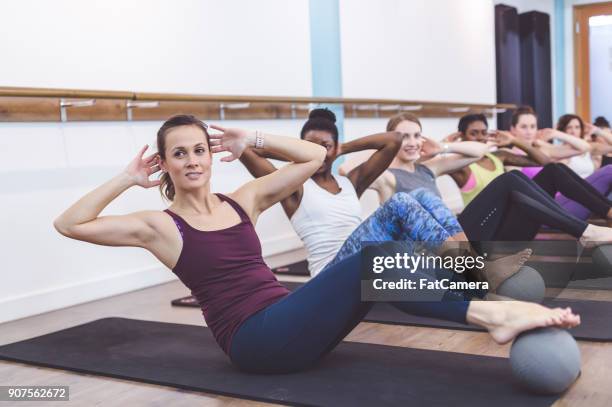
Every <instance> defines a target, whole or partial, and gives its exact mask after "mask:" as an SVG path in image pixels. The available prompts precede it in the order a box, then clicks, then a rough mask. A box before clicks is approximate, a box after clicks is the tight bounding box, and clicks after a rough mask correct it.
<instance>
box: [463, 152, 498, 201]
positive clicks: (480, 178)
mask: <svg viewBox="0 0 612 407" xmlns="http://www.w3.org/2000/svg"><path fill="white" fill-rule="evenodd" d="M485 157H488V158H489V159H490V160H491V161H493V164H494V165H495V168H494V169H493V170H488V169H486V168H484V167H482V166H480V165H479V164H478V163H473V164H470V166H469V167H468V168H469V169H470V170H471V172H472V173H471V175H470V178H469V179H468V181H467V182H466V183H465V185H464V186H463V187H462V188H461V196H462V197H463V203H464V204H465V205H467V204H469V203H470V202H472V199H474V198H475V197H476V195H478V194H479V193H480V191H482V190H483V189H485V187H486V186H487V185H489V183H490V182H491V181H493V180H494V179H495V178H496V177H498V176H500V175H502V174H503V173H504V163H502V162H501V160H500V159H499V158H497V157H496V156H494V155H493V154H491V153H487V154H485Z"/></svg>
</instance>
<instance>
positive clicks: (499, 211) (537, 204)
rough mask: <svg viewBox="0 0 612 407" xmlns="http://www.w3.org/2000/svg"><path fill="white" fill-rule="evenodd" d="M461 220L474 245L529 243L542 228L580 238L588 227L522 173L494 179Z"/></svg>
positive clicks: (508, 174)
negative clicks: (504, 242) (478, 243)
mask: <svg viewBox="0 0 612 407" xmlns="http://www.w3.org/2000/svg"><path fill="white" fill-rule="evenodd" d="M458 220H459V223H460V224H461V226H462V227H463V230H464V231H465V234H466V235H467V237H468V239H470V241H472V242H486V241H530V240H533V238H534V237H535V235H536V234H537V233H538V230H539V229H540V227H541V226H542V225H547V226H550V227H553V228H556V229H560V230H562V231H564V232H566V233H569V234H570V235H572V236H574V237H576V238H578V237H580V236H582V234H583V233H584V230H585V229H586V228H587V226H588V224H587V223H586V222H584V221H582V220H580V219H578V218H576V217H574V216H572V215H570V214H568V213H567V212H566V211H565V210H564V209H563V208H562V207H561V206H560V205H559V204H558V203H557V202H556V201H555V200H554V199H553V198H552V197H551V196H550V195H549V194H548V193H546V192H545V191H544V190H543V189H542V188H540V186H539V185H537V184H536V183H535V182H534V181H532V180H531V179H529V178H528V177H527V176H526V175H525V174H523V173H522V172H520V171H510V172H507V173H505V174H503V175H500V176H499V177H497V178H495V179H494V180H493V181H492V182H491V183H490V184H489V185H487V187H486V188H485V189H484V190H482V191H481V192H480V193H479V194H478V195H477V196H476V198H474V199H473V200H472V201H471V202H470V203H469V205H468V206H467V207H466V208H465V209H464V210H463V212H462V213H461V214H460V215H459V217H458Z"/></svg>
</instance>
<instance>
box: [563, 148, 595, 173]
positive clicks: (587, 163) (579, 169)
mask: <svg viewBox="0 0 612 407" xmlns="http://www.w3.org/2000/svg"><path fill="white" fill-rule="evenodd" d="M567 166H568V167H570V168H571V169H572V170H574V172H575V173H576V174H578V175H580V176H581V177H582V178H586V177H588V176H589V175H591V174H592V173H593V172H595V165H594V164H593V159H592V158H591V153H588V152H587V153H584V154H581V155H575V156H573V157H571V158H570V159H569V161H568V162H567Z"/></svg>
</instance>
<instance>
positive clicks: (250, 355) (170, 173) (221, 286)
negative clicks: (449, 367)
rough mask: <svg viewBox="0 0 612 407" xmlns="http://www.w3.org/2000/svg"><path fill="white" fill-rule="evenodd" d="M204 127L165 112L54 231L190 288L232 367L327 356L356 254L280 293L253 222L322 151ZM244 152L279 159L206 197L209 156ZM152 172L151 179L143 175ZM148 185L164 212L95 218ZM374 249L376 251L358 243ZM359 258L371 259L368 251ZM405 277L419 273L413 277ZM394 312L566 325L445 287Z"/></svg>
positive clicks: (548, 314)
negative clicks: (121, 250)
mask: <svg viewBox="0 0 612 407" xmlns="http://www.w3.org/2000/svg"><path fill="white" fill-rule="evenodd" d="M211 127H212V128H213V129H215V130H218V131H219V132H220V133H217V134H209V132H208V126H206V125H205V124H203V123H202V122H201V121H199V120H198V119H196V118H194V117H193V116H175V117H172V118H170V119H169V120H168V121H166V122H165V123H164V124H163V125H162V127H161V128H160V130H159V132H158V134H157V144H158V153H155V154H152V155H149V156H148V157H144V153H145V150H146V148H147V147H146V146H145V147H144V148H143V149H142V150H141V151H140V152H139V154H138V155H137V156H136V157H135V158H134V160H133V161H132V162H131V163H130V164H129V165H128V166H127V167H126V169H125V170H124V171H122V172H121V173H120V174H118V175H117V176H115V177H114V178H112V179H111V180H109V181H108V182H106V183H104V184H103V185H101V186H100V187H98V188H96V189H95V190H93V191H91V192H90V193H88V194H87V195H85V196H84V197H82V198H81V199H80V200H79V201H77V202H76V203H75V204H73V205H72V206H71V207H70V208H68V209H67V210H66V211H65V212H64V213H63V214H62V215H60V216H59V217H58V218H57V219H56V220H55V222H54V226H55V228H56V229H57V230H58V231H59V232H60V233H62V234H63V235H65V236H68V237H70V238H73V239H78V240H82V241H87V242H91V243H95V244H100V245H108V246H136V247H142V248H145V249H146V250H148V251H150V252H151V253H153V254H154V255H155V256H156V257H157V258H158V259H159V260H160V261H161V262H162V263H163V264H164V265H166V266H167V267H168V268H170V269H171V270H172V271H173V272H174V273H176V274H177V275H178V277H179V278H180V279H181V281H182V282H183V283H184V284H185V285H186V286H187V287H189V288H190V289H191V290H192V293H193V295H194V296H196V298H197V299H198V301H199V302H200V306H201V307H202V311H203V313H204V316H205V318H206V321H207V323H208V325H209V326H210V328H211V330H212V332H213V335H214V336H215V338H216V340H217V342H218V343H219V345H220V346H221V348H222V349H223V350H224V351H225V352H226V353H227V354H228V355H229V356H230V358H231V360H232V362H233V363H234V364H235V365H237V366H238V367H240V368H242V369H246V370H250V371H256V372H284V371H295V370H300V369H303V368H305V367H307V366H310V365H311V364H313V363H316V362H317V361H318V360H319V359H320V358H322V357H323V356H324V355H325V354H327V353H328V352H329V351H331V350H332V349H333V348H334V347H335V346H336V344H337V343H339V342H340V341H341V340H342V339H343V338H344V337H345V336H346V335H347V334H348V333H349V332H350V331H351V330H352V329H353V327H354V326H356V325H357V324H358V323H359V322H360V321H361V319H362V318H363V316H364V315H365V314H366V313H367V312H368V310H369V308H370V307H371V306H372V303H371V302H362V301H361V270H360V266H359V265H360V256H359V254H357V255H354V256H351V257H349V258H347V259H346V260H343V261H342V262H339V263H338V264H335V265H334V266H332V267H329V268H327V269H326V270H325V271H323V272H321V273H320V274H319V275H318V276H317V277H316V278H313V279H311V280H310V281H309V282H308V283H307V284H305V285H304V286H303V287H302V288H300V289H299V290H297V291H295V292H293V293H289V292H288V291H287V290H286V289H284V288H283V287H282V286H281V285H280V284H279V283H278V281H277V280H276V278H275V277H274V275H273V274H272V272H271V271H270V269H269V268H268V267H267V266H266V264H265V263H264V262H263V259H262V257H261V246H260V243H259V240H258V238H257V235H256V234H255V230H254V226H253V225H254V224H255V223H256V221H257V218H258V217H259V215H260V214H261V212H263V211H264V210H265V209H267V208H269V207H270V206H272V205H273V204H275V203H276V202H279V201H281V200H282V199H284V198H286V197H287V196H288V195H290V194H291V193H293V192H294V191H295V190H296V189H297V188H298V187H299V186H300V185H302V184H303V183H304V182H305V181H306V180H307V179H308V178H309V177H310V176H311V175H312V174H314V173H315V171H317V169H319V167H321V165H322V164H323V161H324V158H325V155H326V150H325V148H323V147H321V146H319V145H316V144H314V143H310V142H307V141H303V140H300V139H298V138H290V137H280V136H273V135H268V134H265V135H264V134H261V133H259V132H251V131H246V130H241V129H225V128H222V127H217V126H211ZM247 147H253V148H261V149H265V150H269V152H271V153H273V154H278V155H281V156H285V157H287V159H288V160H289V161H290V163H289V164H287V165H286V166H284V167H282V168H281V169H279V170H278V171H275V172H273V173H272V174H270V175H267V176H264V177H261V178H258V179H255V180H252V181H250V182H247V183H246V184H244V185H243V186H241V187H240V188H238V189H237V190H236V191H234V192H233V193H231V194H228V195H227V196H226V195H221V194H214V193H212V192H211V191H210V179H211V172H212V154H213V153H221V152H229V154H228V155H227V156H225V157H223V158H222V159H221V161H233V160H235V159H236V158H239V157H240V155H241V154H242V152H243V151H244V150H245V148H247ZM158 171H162V177H161V179H160V180H155V181H152V180H150V179H149V177H150V176H151V175H153V174H155V173H157V172H158ZM136 185H138V186H141V187H143V188H151V187H156V186H159V187H160V189H161V191H162V193H163V195H164V196H165V197H166V198H167V199H168V200H170V201H172V204H171V205H170V207H169V208H168V209H167V210H166V211H159V210H148V211H141V212H135V213H131V214H127V215H119V216H117V215H111V216H100V212H101V211H102V210H103V209H104V208H105V207H106V206H107V205H108V204H109V203H110V202H111V201H113V200H114V199H115V198H116V197H117V196H119V195H120V194H121V193H123V192H125V191H126V190H127V189H129V188H131V187H133V186H136ZM366 250H373V251H374V253H377V254H381V253H382V254H384V253H385V251H384V250H383V249H380V248H367V249H366ZM370 254H371V253H370ZM414 278H415V279H417V278H431V276H428V275H424V274H422V273H421V274H420V272H419V271H417V272H416V273H414ZM394 305H395V306H397V307H398V308H400V309H401V310H403V311H405V312H410V313H416V314H420V315H424V316H430V317H437V318H444V319H448V320H453V321H458V322H462V323H471V324H475V325H479V326H482V327H484V328H486V329H487V330H488V331H489V333H490V335H491V336H492V338H493V339H494V340H495V341H496V342H498V343H506V342H509V341H510V340H512V339H513V338H514V337H515V336H516V335H518V334H519V333H521V332H523V331H526V330H529V329H533V328H537V327H542V326H553V325H554V326H560V327H573V326H576V325H577V324H579V323H580V318H579V317H578V316H577V315H575V314H573V313H572V312H571V310H570V309H558V308H557V309H548V308H546V307H543V306H540V305H538V304H530V303H523V302H520V301H512V302H506V301H490V302H489V301H471V300H470V298H469V297H468V296H467V295H465V294H464V293H460V292H451V291H450V290H449V291H448V292H447V293H446V294H445V295H444V298H442V301H437V302H425V303H424V302H416V301H407V302H403V303H394Z"/></svg>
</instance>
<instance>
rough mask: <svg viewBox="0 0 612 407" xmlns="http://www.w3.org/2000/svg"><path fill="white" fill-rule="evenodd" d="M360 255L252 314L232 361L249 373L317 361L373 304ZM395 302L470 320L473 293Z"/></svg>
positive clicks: (403, 307) (276, 370) (434, 315)
mask: <svg viewBox="0 0 612 407" xmlns="http://www.w3.org/2000/svg"><path fill="white" fill-rule="evenodd" d="M371 250H373V251H374V252H372V251H371ZM363 251H364V252H366V251H369V252H368V253H367V254H368V255H370V256H371V255H388V253H389V252H387V251H385V250H383V249H382V248H380V247H374V246H369V247H366V248H364V249H363ZM361 255H362V253H361V252H359V253H356V254H354V255H352V256H349V257H347V258H346V259H344V260H342V261H340V262H338V263H336V264H335V265H333V266H331V267H328V268H326V269H325V270H324V271H322V272H321V273H319V274H318V275H317V276H316V277H314V278H312V279H311V280H310V281H308V282H307V283H306V284H305V285H304V286H302V287H300V288H299V289H297V290H296V291H295V292H293V293H291V294H289V295H288V296H286V297H284V298H283V299H281V300H279V301H278V302H276V303H274V304H272V305H270V306H268V307H266V308H265V309H263V310H262V311H259V312H258V313H256V314H255V315H253V316H251V317H250V318H248V319H247V320H246V321H245V322H244V323H243V324H242V325H241V326H240V328H239V329H238V331H237V332H236V333H235V334H234V337H233V340H232V345H231V349H230V358H231V360H232V362H233V363H234V364H235V365H236V366H237V367H239V368H240V369H242V370H245V371H249V372H255V373H287V372H294V371H299V370H302V369H305V368H308V367H309V366H312V365H313V364H315V363H316V362H317V361H318V360H320V359H321V358H322V357H324V356H325V355H326V354H327V353H328V352H330V351H331V350H332V349H334V348H335V347H336V345H338V343H340V341H342V339H343V338H344V337H345V336H346V335H348V333H349V332H351V331H352V330H353V328H354V327H355V326H356V325H357V324H359V322H360V321H361V320H362V319H363V318H364V316H365V315H366V314H367V313H368V311H370V309H371V308H372V306H373V304H374V303H373V302H363V301H361V269H360V266H361ZM407 277H409V278H413V279H414V280H415V281H417V282H418V281H419V279H420V278H426V279H428V280H433V279H435V277H432V276H431V275H428V274H426V273H425V272H422V271H417V272H415V273H414V274H412V275H411V276H407ZM392 304H393V305H394V306H395V307H397V308H399V309H400V310H402V311H404V312H407V313H411V314H417V315H423V316H427V317H432V318H441V319H445V320H449V321H455V322H459V323H466V314H467V309H468V306H469V297H468V295H467V294H463V293H461V292H456V291H447V292H446V293H445V294H444V296H443V298H442V300H437V301H434V300H432V301H420V302H416V301H406V302H394V303H392Z"/></svg>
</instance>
